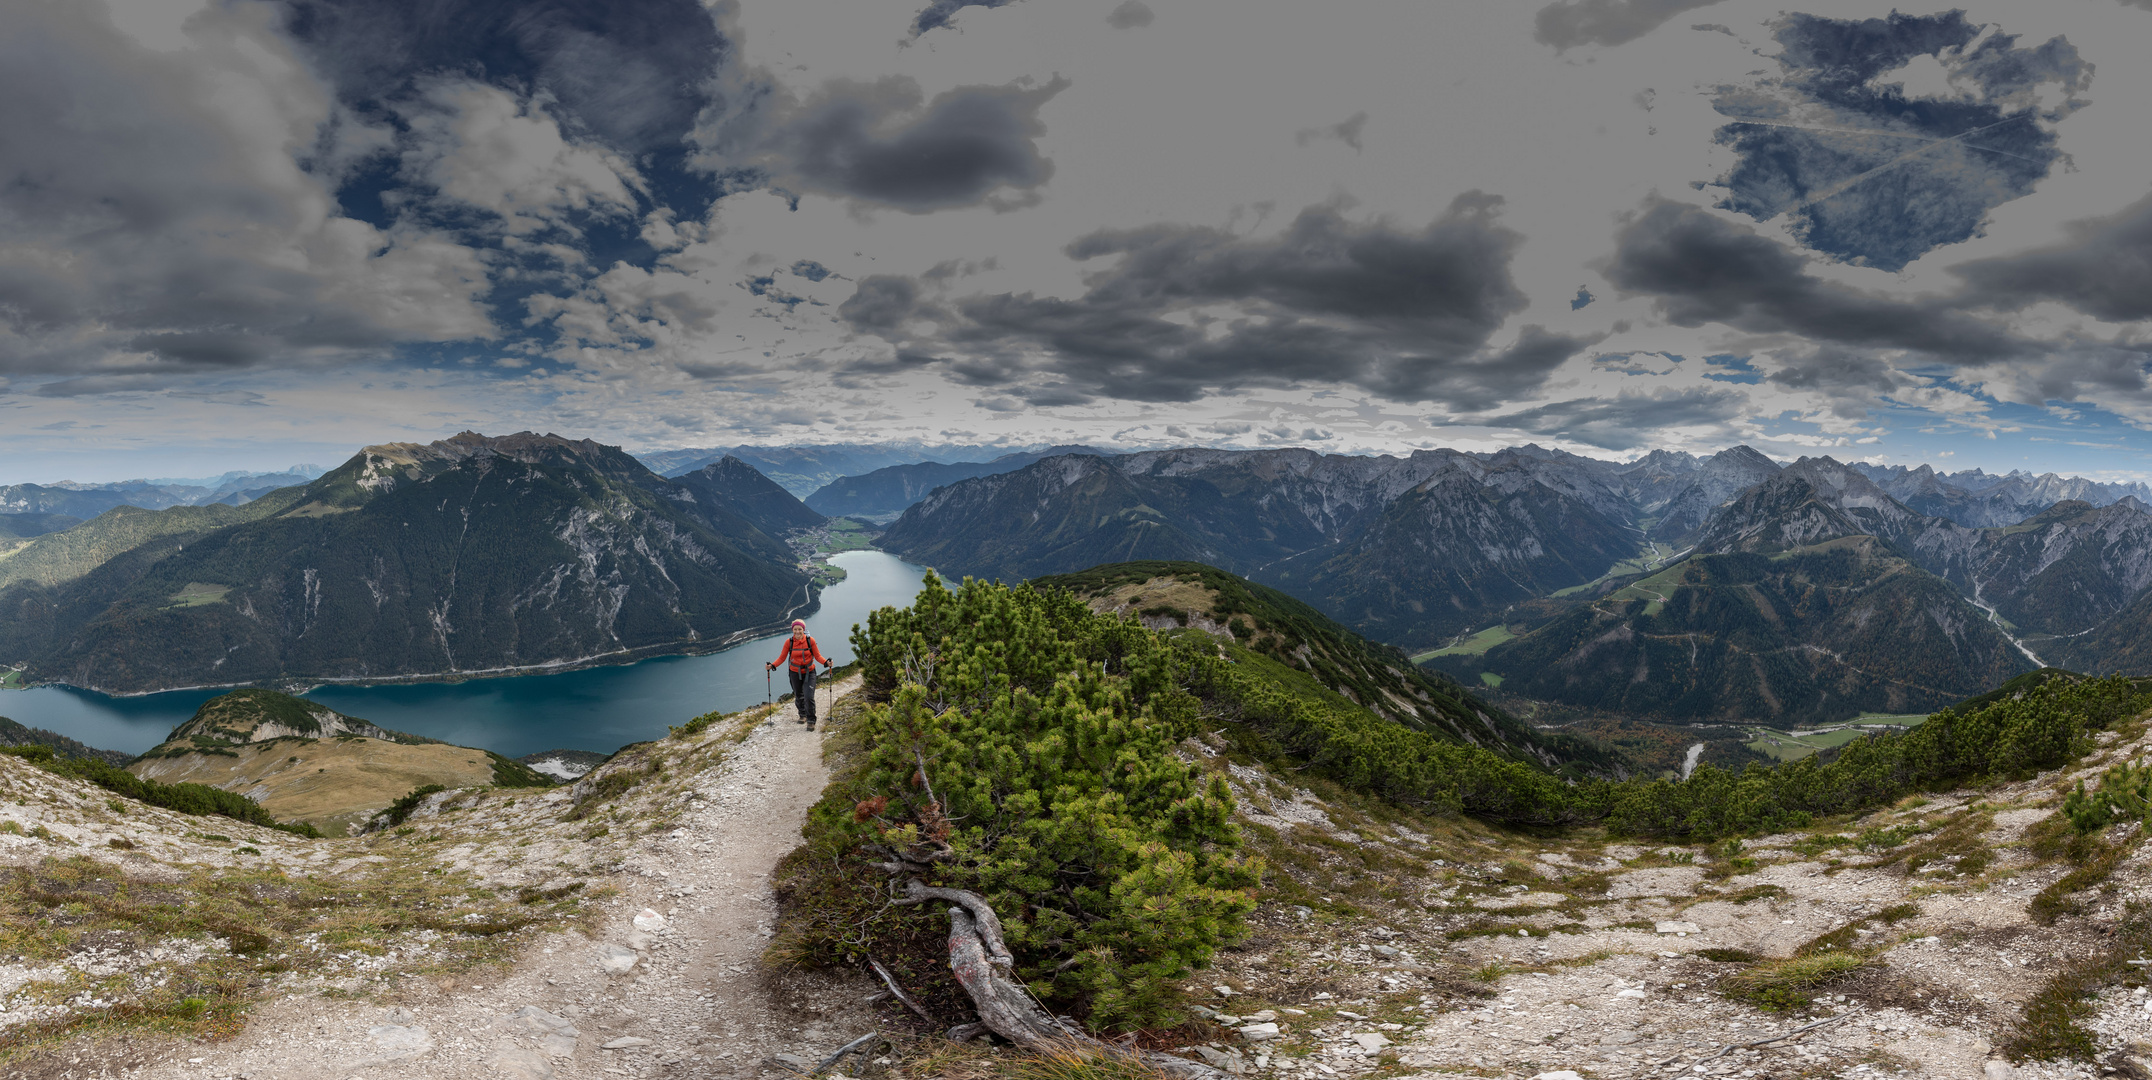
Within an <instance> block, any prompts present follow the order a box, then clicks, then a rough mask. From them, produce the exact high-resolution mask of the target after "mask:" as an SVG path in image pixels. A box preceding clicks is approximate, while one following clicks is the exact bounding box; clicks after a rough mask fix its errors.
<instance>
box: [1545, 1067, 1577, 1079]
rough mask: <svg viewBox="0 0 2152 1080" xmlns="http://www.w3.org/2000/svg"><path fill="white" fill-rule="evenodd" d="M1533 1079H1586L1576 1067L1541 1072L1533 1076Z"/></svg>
mask: <svg viewBox="0 0 2152 1080" xmlns="http://www.w3.org/2000/svg"><path fill="white" fill-rule="evenodd" d="M1532 1080H1584V1077H1583V1076H1581V1075H1579V1074H1578V1073H1577V1071H1576V1070H1575V1069H1561V1070H1558V1071H1556V1072H1543V1073H1540V1074H1539V1075H1538V1076H1535V1077H1533V1078H1532Z"/></svg>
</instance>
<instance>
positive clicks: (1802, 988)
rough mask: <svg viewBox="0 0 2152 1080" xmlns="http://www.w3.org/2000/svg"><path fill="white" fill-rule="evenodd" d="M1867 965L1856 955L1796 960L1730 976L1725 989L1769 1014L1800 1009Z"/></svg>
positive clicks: (1779, 962) (1757, 966)
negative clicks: (1830, 986) (1828, 987)
mask: <svg viewBox="0 0 2152 1080" xmlns="http://www.w3.org/2000/svg"><path fill="white" fill-rule="evenodd" d="M1867 963H1868V958H1867V957H1866V956H1864V955H1862V954H1860V953H1853V952H1827V953H1822V954H1819V955H1816V956H1796V957H1794V958H1793V959H1791V960H1774V961H1770V962H1768V963H1762V964H1757V965H1755V966H1754V967H1751V968H1749V969H1748V970H1746V971H1741V972H1737V973H1735V974H1733V975H1729V976H1727V978H1726V981H1725V982H1724V983H1722V984H1721V989H1722V990H1724V992H1725V994H1726V996H1727V997H1730V998H1734V999H1736V1000H1739V1001H1746V1002H1748V1003H1749V1004H1751V1005H1754V1006H1756V1007H1757V1008H1759V1009H1764V1010H1766V1011H1769V1012H1778V1011H1780V1010H1783V1009H1798V1008H1801V1007H1802V1006H1805V1005H1807V1004H1809V1003H1810V1002H1811V1001H1814V1000H1815V996H1814V992H1815V991H1818V990H1821V989H1823V988H1824V987H1826V986H1829V985H1830V984H1832V983H1834V982H1837V981H1839V980H1840V979H1843V978H1845V977H1847V976H1849V975H1851V974H1853V973H1854V972H1856V971H1859V970H1860V969H1861V968H1862V967H1863V966H1865V965H1866V964H1867Z"/></svg>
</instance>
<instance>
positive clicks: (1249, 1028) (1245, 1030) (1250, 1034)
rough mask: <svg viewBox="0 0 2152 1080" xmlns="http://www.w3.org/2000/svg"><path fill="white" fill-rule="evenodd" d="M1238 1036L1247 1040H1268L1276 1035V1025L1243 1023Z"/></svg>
mask: <svg viewBox="0 0 2152 1080" xmlns="http://www.w3.org/2000/svg"><path fill="white" fill-rule="evenodd" d="M1240 1037H1241V1038H1242V1039H1244V1040H1246V1041H1248V1042H1269V1041H1270V1040H1272V1039H1275V1038H1277V1037H1278V1025H1276V1024H1268V1023H1265V1024H1244V1025H1242V1026H1241V1029H1240Z"/></svg>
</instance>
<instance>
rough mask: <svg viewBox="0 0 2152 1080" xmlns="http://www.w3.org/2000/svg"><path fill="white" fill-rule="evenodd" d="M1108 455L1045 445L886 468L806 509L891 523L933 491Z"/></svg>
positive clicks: (837, 486)
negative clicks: (1070, 457) (1072, 457)
mask: <svg viewBox="0 0 2152 1080" xmlns="http://www.w3.org/2000/svg"><path fill="white" fill-rule="evenodd" d="M1111 453H1112V451H1110V450H1100V449H1098V448H1096V447H1090V446H1049V447H1047V448H1046V449H1044V450H1027V451H1023V452H1021V453H1015V454H1003V455H1001V456H1000V457H997V458H995V459H993V460H992V461H955V462H942V461H923V462H919V463H918V464H914V465H890V466H888V467H886V468H880V469H876V470H874V471H873V472H870V473H867V474H866V475H864V476H846V477H840V478H839V479H836V480H832V481H830V482H829V483H828V484H826V485H824V486H823V487H822V488H821V490H819V491H816V492H815V493H814V494H812V495H809V496H807V505H808V506H809V507H810V508H812V509H814V510H815V511H816V512H818V513H821V514H826V515H828V516H830V517H845V516H851V517H856V518H862V519H864V520H867V521H872V522H874V523H876V524H883V523H886V522H888V521H891V520H893V519H895V518H896V517H897V516H898V515H899V514H902V513H903V512H904V511H905V510H906V509H907V508H909V507H910V506H911V505H912V504H913V503H916V502H918V501H919V500H921V499H924V498H926V497H927V495H928V494H929V493H931V492H932V491H933V490H934V489H935V488H938V487H942V486H943V485H946V484H953V483H956V482H957V481H959V480H969V479H972V478H973V477H978V476H993V475H995V474H997V473H1005V472H1015V471H1016V470H1018V469H1021V468H1023V467H1024V466H1026V465H1029V464H1031V463H1032V462H1034V461H1038V460H1041V459H1043V458H1050V457H1054V456H1056V455H1060V454H1091V455H1110V454H1111Z"/></svg>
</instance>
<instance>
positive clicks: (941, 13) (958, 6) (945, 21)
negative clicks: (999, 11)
mask: <svg viewBox="0 0 2152 1080" xmlns="http://www.w3.org/2000/svg"><path fill="white" fill-rule="evenodd" d="M1015 2H1016V0H934V2H933V3H931V4H928V5H927V6H925V7H923V8H920V9H919V15H918V17H916V18H914V19H913V20H912V36H913V37H918V36H919V35H921V34H924V33H926V32H927V31H929V30H939V29H941V28H942V27H944V26H953V25H955V19H956V13H957V12H959V11H962V10H964V9H965V8H972V7H975V8H1002V7H1008V6H1009V5H1010V4H1013V3H1015Z"/></svg>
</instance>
